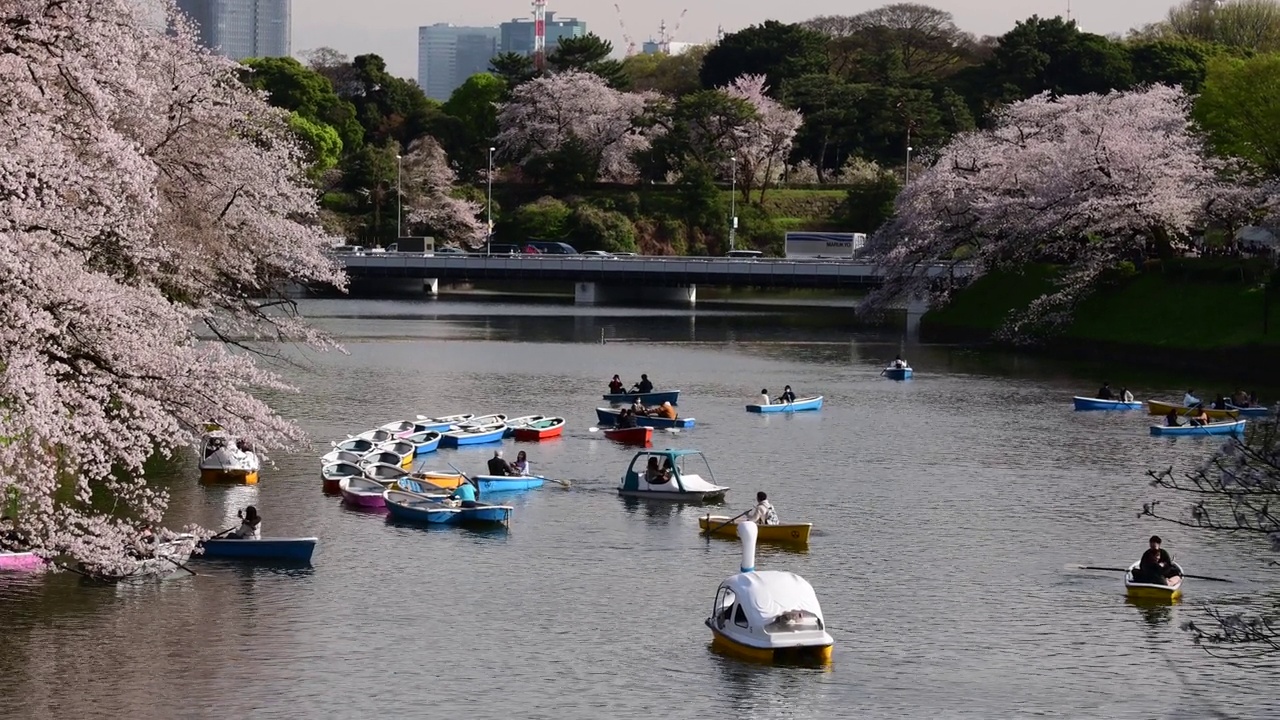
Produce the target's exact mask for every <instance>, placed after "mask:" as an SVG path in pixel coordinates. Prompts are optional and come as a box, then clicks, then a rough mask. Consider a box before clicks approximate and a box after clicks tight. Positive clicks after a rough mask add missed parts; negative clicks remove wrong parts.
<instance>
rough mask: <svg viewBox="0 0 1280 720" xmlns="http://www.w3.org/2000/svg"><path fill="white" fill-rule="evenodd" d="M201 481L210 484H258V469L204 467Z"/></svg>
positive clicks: (201, 471)
mask: <svg viewBox="0 0 1280 720" xmlns="http://www.w3.org/2000/svg"><path fill="white" fill-rule="evenodd" d="M200 482H202V483H209V484H214V483H232V484H236V485H257V484H258V471H257V470H222V469H220V468H202V469H201V470H200Z"/></svg>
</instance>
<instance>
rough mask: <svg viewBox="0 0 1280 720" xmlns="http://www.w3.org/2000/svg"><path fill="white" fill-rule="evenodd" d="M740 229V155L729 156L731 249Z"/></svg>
mask: <svg viewBox="0 0 1280 720" xmlns="http://www.w3.org/2000/svg"><path fill="white" fill-rule="evenodd" d="M737 231H738V156H737V155H735V156H733V157H731V158H729V249H730V250H733V249H734V246H733V240H734V235H735V234H736V233H737Z"/></svg>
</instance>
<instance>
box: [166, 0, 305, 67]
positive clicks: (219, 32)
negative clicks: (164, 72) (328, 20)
mask: <svg viewBox="0 0 1280 720" xmlns="http://www.w3.org/2000/svg"><path fill="white" fill-rule="evenodd" d="M289 3H290V0H178V9H179V10H181V11H183V12H184V13H186V14H187V15H188V16H190V17H191V19H192V20H194V21H195V23H196V26H197V28H198V29H199V31H200V42H202V43H204V44H205V46H206V47H209V48H212V49H214V50H216V51H218V52H219V53H221V54H223V55H226V56H227V57H229V58H231V59H232V60H243V59H245V58H250V57H284V56H287V55H289V54H290V51H291V48H290V45H291V31H290V7H289Z"/></svg>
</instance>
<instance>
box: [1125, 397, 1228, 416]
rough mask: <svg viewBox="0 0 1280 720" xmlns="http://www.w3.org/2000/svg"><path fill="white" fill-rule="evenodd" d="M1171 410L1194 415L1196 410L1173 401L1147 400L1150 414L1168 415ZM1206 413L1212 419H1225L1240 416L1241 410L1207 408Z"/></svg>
mask: <svg viewBox="0 0 1280 720" xmlns="http://www.w3.org/2000/svg"><path fill="white" fill-rule="evenodd" d="M1170 410H1177V411H1178V414H1179V415H1192V414H1194V412H1195V411H1194V410H1192V409H1191V408H1189V407H1184V406H1182V405H1174V404H1173V403H1162V402H1157V401H1155V400H1148V401H1147V414H1149V415H1168V414H1169V411H1170ZM1204 413H1205V414H1206V415H1208V416H1209V418H1210V419H1211V420H1225V419H1227V418H1238V417H1240V411H1239V410H1210V409H1209V408H1205V410H1204Z"/></svg>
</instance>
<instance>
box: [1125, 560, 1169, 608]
mask: <svg viewBox="0 0 1280 720" xmlns="http://www.w3.org/2000/svg"><path fill="white" fill-rule="evenodd" d="M1174 566H1175V567H1177V568H1178V572H1182V567H1181V566H1179V565H1178V564H1177V563H1174ZM1137 567H1138V563H1134V564H1133V565H1130V566H1129V570H1128V571H1127V572H1126V573H1125V574H1124V594H1125V595H1126V596H1128V597H1131V598H1134V599H1136V600H1162V601H1165V602H1173V601H1174V600H1177V599H1178V598H1180V597H1182V585H1183V578H1182V577H1181V576H1179V577H1178V582H1177V584H1175V585H1159V584H1156V583H1136V582H1134V581H1133V571H1134V570H1135V569H1136V568H1137Z"/></svg>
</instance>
